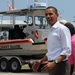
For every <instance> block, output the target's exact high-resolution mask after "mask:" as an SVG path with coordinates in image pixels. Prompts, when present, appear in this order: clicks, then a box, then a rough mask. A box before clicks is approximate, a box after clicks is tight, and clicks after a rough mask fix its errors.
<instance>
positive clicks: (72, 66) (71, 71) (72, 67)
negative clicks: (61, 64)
mask: <svg viewBox="0 0 75 75" xmlns="http://www.w3.org/2000/svg"><path fill="white" fill-rule="evenodd" d="M73 69H74V65H71V70H70V75H72V73H73Z"/></svg>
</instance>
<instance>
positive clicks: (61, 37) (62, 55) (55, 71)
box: [32, 6, 71, 75]
mask: <svg viewBox="0 0 75 75" xmlns="http://www.w3.org/2000/svg"><path fill="white" fill-rule="evenodd" d="M45 16H46V19H47V22H48V24H49V25H50V32H49V35H48V39H47V50H48V51H47V54H46V56H45V57H43V58H42V59H40V60H39V61H37V62H34V63H33V66H32V69H33V71H38V68H39V66H40V64H42V63H44V62H45V61H47V62H46V64H45V65H44V66H43V67H42V68H41V72H49V75H65V74H66V73H67V72H66V66H67V62H68V61H67V60H68V56H69V55H70V54H71V35H70V31H69V29H68V28H67V27H65V26H64V25H62V24H60V22H59V21H58V11H57V9H56V8H55V7H53V6H50V7H47V8H46V10H45ZM66 75H67V74H66Z"/></svg>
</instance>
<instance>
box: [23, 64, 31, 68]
mask: <svg viewBox="0 0 75 75" xmlns="http://www.w3.org/2000/svg"><path fill="white" fill-rule="evenodd" d="M22 69H30V68H29V66H28V64H25V65H23V66H22Z"/></svg>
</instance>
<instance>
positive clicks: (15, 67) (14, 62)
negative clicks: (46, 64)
mask: <svg viewBox="0 0 75 75" xmlns="http://www.w3.org/2000/svg"><path fill="white" fill-rule="evenodd" d="M20 70H21V65H20V62H19V60H18V59H16V58H14V59H11V60H10V71H12V72H17V71H20Z"/></svg>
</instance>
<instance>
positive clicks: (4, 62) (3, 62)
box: [0, 58, 9, 71]
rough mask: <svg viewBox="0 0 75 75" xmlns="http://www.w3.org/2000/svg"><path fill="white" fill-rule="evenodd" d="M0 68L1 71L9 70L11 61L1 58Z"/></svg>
mask: <svg viewBox="0 0 75 75" xmlns="http://www.w3.org/2000/svg"><path fill="white" fill-rule="evenodd" d="M0 69H1V71H8V69H9V61H8V60H7V59H6V58H1V59H0Z"/></svg>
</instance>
